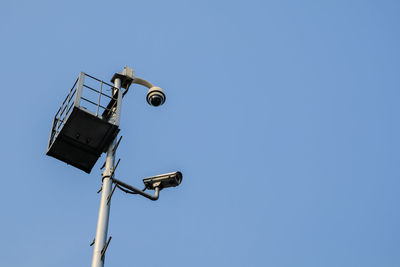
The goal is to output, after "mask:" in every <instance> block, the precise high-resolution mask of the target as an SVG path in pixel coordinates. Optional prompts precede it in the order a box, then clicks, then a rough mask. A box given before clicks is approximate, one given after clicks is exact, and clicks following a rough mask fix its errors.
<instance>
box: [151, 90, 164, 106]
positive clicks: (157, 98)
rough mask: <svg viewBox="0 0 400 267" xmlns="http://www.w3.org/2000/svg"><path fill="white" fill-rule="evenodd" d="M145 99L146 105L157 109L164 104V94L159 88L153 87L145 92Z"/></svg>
mask: <svg viewBox="0 0 400 267" xmlns="http://www.w3.org/2000/svg"><path fill="white" fill-rule="evenodd" d="M146 99H147V103H149V105H150V106H153V107H158V106H161V105H162V104H164V102H165V94H164V92H163V90H162V89H161V88H160V87H157V86H153V87H151V88H150V89H149V91H148V92H147V97H146Z"/></svg>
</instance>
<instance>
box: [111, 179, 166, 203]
mask: <svg viewBox="0 0 400 267" xmlns="http://www.w3.org/2000/svg"><path fill="white" fill-rule="evenodd" d="M112 180H113V182H114V183H115V184H117V185H119V186H121V187H123V188H126V189H128V190H129V191H132V192H129V191H128V190H126V191H125V190H123V189H122V188H120V189H121V190H123V191H124V192H125V193H131V194H139V195H141V196H144V197H145V198H148V199H150V200H153V201H155V200H157V199H158V197H159V196H160V187H159V186H155V187H154V191H155V192H154V196H152V195H150V194H147V193H145V192H143V191H142V190H140V189H138V188H136V187H133V186H131V185H129V184H127V183H124V182H122V181H120V180H117V179H115V178H113V179H112Z"/></svg>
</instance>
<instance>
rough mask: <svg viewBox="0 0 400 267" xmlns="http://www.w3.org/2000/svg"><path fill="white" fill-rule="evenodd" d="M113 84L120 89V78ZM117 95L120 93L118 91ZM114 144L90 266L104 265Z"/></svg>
mask: <svg viewBox="0 0 400 267" xmlns="http://www.w3.org/2000/svg"><path fill="white" fill-rule="evenodd" d="M114 86H115V87H116V88H118V90H120V88H121V80H120V79H119V78H116V79H115V81H114ZM119 95H121V93H119ZM119 104H120V103H119ZM120 111H121V109H120V107H118V108H117V109H116V110H115V113H114V115H113V117H114V116H116V117H114V118H110V120H115V119H116V118H119V115H120V114H117V113H119V112H120ZM114 145H115V140H114V142H112V143H111V144H110V147H109V148H108V150H107V158H106V165H105V169H104V172H103V185H102V190H101V199H100V209H99V217H98V219H97V230H96V237H95V242H94V249H93V258H92V267H103V266H104V257H102V255H101V254H102V250H103V248H104V246H105V244H106V242H107V230H108V220H109V215H110V205H111V201H107V198H108V196H109V195H110V193H111V190H112V180H111V174H112V172H113V169H114V162H115V155H114V153H115V151H113V148H114ZM107 202H108V203H107Z"/></svg>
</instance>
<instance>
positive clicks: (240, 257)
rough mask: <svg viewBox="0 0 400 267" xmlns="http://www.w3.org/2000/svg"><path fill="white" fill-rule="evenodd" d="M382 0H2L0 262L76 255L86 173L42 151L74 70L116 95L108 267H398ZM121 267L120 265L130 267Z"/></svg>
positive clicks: (92, 200)
mask: <svg viewBox="0 0 400 267" xmlns="http://www.w3.org/2000/svg"><path fill="white" fill-rule="evenodd" d="M399 13H400V5H399V3H398V2H397V1H108V2H106V1H74V0H72V1H62V2H61V1H18V2H17V1H2V2H1V3H0V33H1V36H2V38H1V42H0V48H1V49H0V57H1V61H0V73H1V77H2V88H3V90H2V92H3V101H2V108H3V115H4V116H3V119H4V122H3V127H2V131H0V137H1V140H2V147H3V153H2V156H1V162H2V171H3V175H2V176H3V178H2V180H1V181H2V189H3V190H2V193H1V194H0V209H1V210H2V216H1V220H0V227H1V228H2V229H3V232H2V236H1V240H2V242H0V255H1V257H0V266H15V267H19V266H28V265H29V266H40V267H44V266H58V267H62V266H89V265H90V262H91V257H92V247H89V244H90V242H91V241H92V240H93V237H94V234H95V227H96V221H97V212H98V204H99V195H97V194H96V191H97V190H98V189H99V187H100V185H101V176H100V174H101V171H100V170H99V167H100V166H101V164H102V163H103V161H104V156H103V157H102V158H101V159H100V160H99V161H98V163H97V165H96V166H95V168H94V169H93V171H92V173H91V174H90V175H87V174H86V173H84V172H82V171H79V170H77V169H75V168H73V167H71V166H67V165H66V164H64V163H62V162H60V161H57V160H55V159H53V158H50V157H47V156H45V151H46V145H47V141H48V136H49V132H50V126H51V120H52V117H53V116H54V114H55V112H56V111H57V109H58V107H59V105H60V104H61V101H62V100H63V99H64V97H65V96H66V94H67V91H68V90H69V88H70V87H71V86H72V84H73V82H74V81H75V79H76V78H77V76H78V74H79V72H81V71H84V72H87V73H88V74H91V75H93V76H95V77H97V78H100V79H104V80H109V79H111V77H112V75H113V74H114V73H115V72H119V71H121V69H122V68H123V67H124V66H125V65H129V66H130V67H132V68H134V70H135V73H136V75H137V76H139V77H142V78H145V79H148V80H150V81H152V82H153V83H155V84H157V85H159V86H161V87H162V88H163V89H164V90H165V93H166V95H167V102H166V103H165V105H163V106H162V107H160V108H153V107H150V106H149V105H148V104H147V103H146V101H145V95H146V90H144V89H142V88H140V87H134V88H132V90H130V92H129V94H128V95H127V96H126V97H125V99H124V103H123V107H122V118H121V125H120V126H121V133H122V135H123V136H124V138H123V141H122V143H121V145H120V148H119V151H118V156H119V157H120V158H122V160H121V163H120V166H119V167H118V171H117V178H119V179H121V180H124V181H127V182H129V183H131V184H133V185H136V186H141V178H143V177H146V176H150V175H155V174H159V173H163V172H169V171H174V170H181V171H182V173H183V175H184V178H183V182H182V184H181V186H180V187H178V188H174V189H166V190H163V191H162V192H161V197H160V200H159V201H157V202H151V201H149V200H147V199H142V198H140V197H138V196H129V195H128V196H127V195H125V194H123V193H121V192H117V193H115V194H114V197H113V200H112V206H111V219H110V227H109V233H110V235H111V236H112V237H113V239H112V241H111V244H110V246H109V249H108V251H107V257H106V266H131V265H132V266H133V265H137V266H149V267H151V266H192V267H196V266H229V267H242V266H243V267H244V266H245V267H248V266H249V267H251V266H274V267H286V266H305V267H312V266H315V267H320V266H325V267H329V266H332V267H333V266H335V267H337V266H351V267H353V266H362V267H368V266H380V267H381V266H385V267H391V266H399V265H400V256H399V244H400V231H399V227H398V225H399V224H400V215H399V212H398V210H399V209H398V203H399V202H400V194H399V191H400V189H399V188H400V187H399V186H400V180H399V178H400V170H399V158H400V157H399V149H400V142H399V134H400V127H399V124H398V118H399V105H398V102H399V101H398V99H399V97H400V91H399V84H400V82H399V71H400V52H399V51H400V50H399V47H400V30H399V25H400V24H399V23H400V19H399V16H398V14H399ZM133 263H135V264H133Z"/></svg>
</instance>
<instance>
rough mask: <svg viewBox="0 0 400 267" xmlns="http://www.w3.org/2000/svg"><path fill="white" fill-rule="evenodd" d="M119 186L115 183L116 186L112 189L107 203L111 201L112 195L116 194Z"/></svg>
mask: <svg viewBox="0 0 400 267" xmlns="http://www.w3.org/2000/svg"><path fill="white" fill-rule="evenodd" d="M116 187H117V184H115V185H114V188H113V189H112V190H111V193H110V194H109V195H108V197H107V205H108V204H109V203H110V200H111V197H112V195H113V194H114V191H115V188H116Z"/></svg>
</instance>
